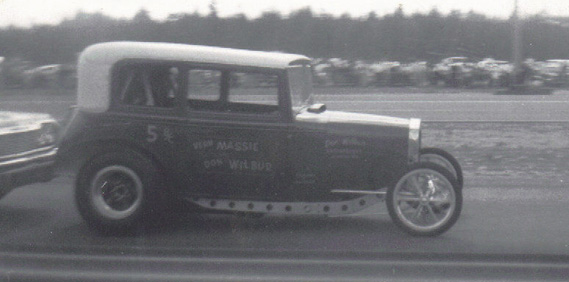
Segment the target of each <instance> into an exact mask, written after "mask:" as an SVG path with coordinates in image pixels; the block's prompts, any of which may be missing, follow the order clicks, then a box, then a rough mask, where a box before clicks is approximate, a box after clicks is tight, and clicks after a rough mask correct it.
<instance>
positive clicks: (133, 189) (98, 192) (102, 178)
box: [90, 165, 143, 219]
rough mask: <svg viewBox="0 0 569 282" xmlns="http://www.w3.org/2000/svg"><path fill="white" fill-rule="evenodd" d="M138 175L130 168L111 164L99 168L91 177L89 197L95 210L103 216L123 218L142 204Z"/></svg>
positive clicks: (141, 189) (141, 191)
mask: <svg viewBox="0 0 569 282" xmlns="http://www.w3.org/2000/svg"><path fill="white" fill-rule="evenodd" d="M142 195H143V186H142V181H141V180H140V177H139V176H138V175H137V174H136V173H135V172H134V171H133V170H132V169H130V168H128V167H125V166H120V165H113V166H108V167H105V168H103V169H101V170H99V171H98V172H97V173H96V174H95V176H94V177H93V181H92V182H91V187H90V198H91V201H92V203H93V206H94V208H95V211H96V212H97V213H98V214H100V215H101V216H102V217H104V218H108V219H124V218H127V217H129V216H130V215H132V214H133V213H135V212H136V211H137V210H138V209H139V207H140V206H141V204H142Z"/></svg>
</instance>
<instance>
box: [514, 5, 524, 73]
mask: <svg viewBox="0 0 569 282" xmlns="http://www.w3.org/2000/svg"><path fill="white" fill-rule="evenodd" d="M512 20H513V24H514V41H513V42H512V48H513V56H514V58H513V60H514V76H515V78H516V79H515V82H514V84H518V83H519V81H518V79H517V78H518V77H519V75H520V74H521V73H522V71H523V70H522V52H523V51H522V26H521V25H522V23H521V22H520V18H519V15H518V0H514V14H513V16H512ZM522 83H523V81H522Z"/></svg>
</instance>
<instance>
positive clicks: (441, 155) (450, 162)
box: [419, 148, 464, 189]
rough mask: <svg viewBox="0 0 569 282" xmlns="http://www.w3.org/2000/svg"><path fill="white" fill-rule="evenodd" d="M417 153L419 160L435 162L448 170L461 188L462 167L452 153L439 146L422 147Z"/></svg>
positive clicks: (462, 181)
mask: <svg viewBox="0 0 569 282" xmlns="http://www.w3.org/2000/svg"><path fill="white" fill-rule="evenodd" d="M419 154H420V156H419V161H420V162H430V163H435V164H438V165H440V166H442V167H444V168H446V169H447V170H448V171H450V172H451V173H452V174H453V175H454V178H455V179H456V181H457V182H458V185H459V186H460V189H462V186H463V185H464V179H463V177H462V167H461V166H460V164H459V163H458V160H457V159H456V158H455V157H453V155H451V154H450V153H448V152H447V151H445V150H442V149H439V148H423V149H421V151H420V152H419Z"/></svg>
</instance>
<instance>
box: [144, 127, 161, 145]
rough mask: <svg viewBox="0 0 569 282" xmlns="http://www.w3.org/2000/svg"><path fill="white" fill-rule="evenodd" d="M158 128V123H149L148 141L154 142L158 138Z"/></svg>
mask: <svg viewBox="0 0 569 282" xmlns="http://www.w3.org/2000/svg"><path fill="white" fill-rule="evenodd" d="M156 129H157V128H156V125H148V127H147V128H146V133H147V134H148V136H147V137H146V141H148V143H154V142H156V140H158V133H156Z"/></svg>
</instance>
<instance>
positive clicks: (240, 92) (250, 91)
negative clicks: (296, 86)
mask: <svg viewBox="0 0 569 282" xmlns="http://www.w3.org/2000/svg"><path fill="white" fill-rule="evenodd" d="M229 80H230V83H229V91H228V92H229V93H228V101H229V110H230V111H235V112H244V113H260V114H272V113H277V112H278V110H279V107H278V105H279V77H278V76H277V75H275V74H268V73H255V72H231V74H230V75H229Z"/></svg>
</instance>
